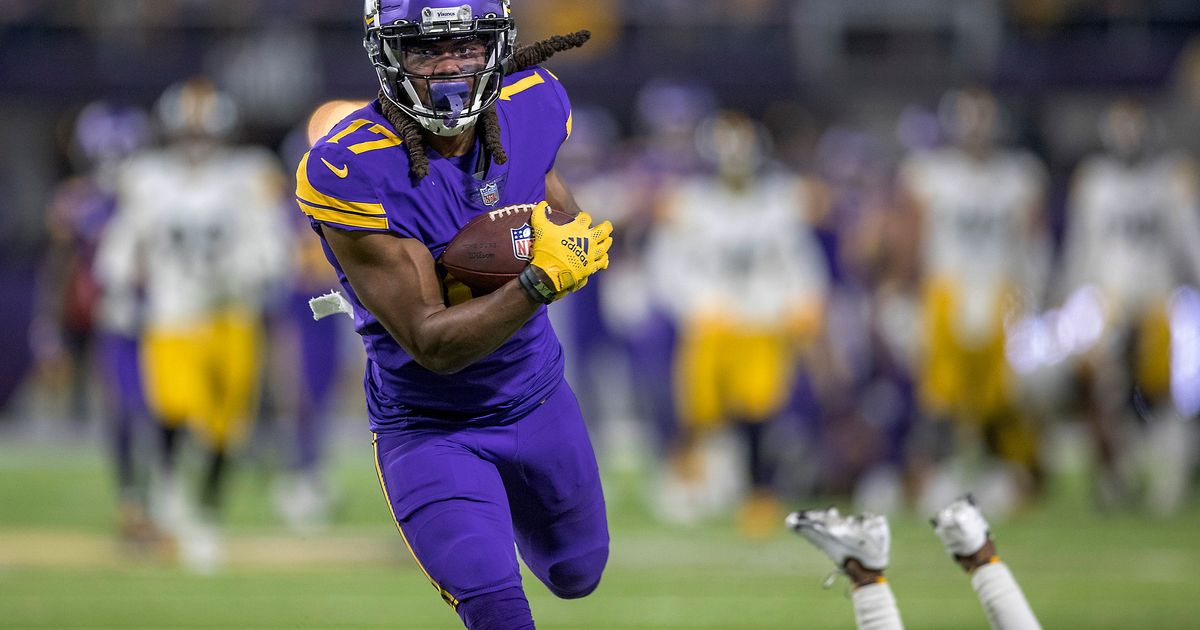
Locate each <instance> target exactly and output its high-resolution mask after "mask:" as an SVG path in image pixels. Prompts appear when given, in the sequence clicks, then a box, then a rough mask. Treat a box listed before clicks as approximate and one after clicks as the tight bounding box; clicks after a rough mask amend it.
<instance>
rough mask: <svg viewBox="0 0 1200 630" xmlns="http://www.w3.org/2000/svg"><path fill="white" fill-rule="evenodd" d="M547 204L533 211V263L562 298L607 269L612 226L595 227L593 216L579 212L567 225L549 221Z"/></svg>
mask: <svg viewBox="0 0 1200 630" xmlns="http://www.w3.org/2000/svg"><path fill="white" fill-rule="evenodd" d="M550 213H551V210H550V206H549V204H547V203H546V202H544V201H543V202H542V203H540V204H538V207H537V208H534V210H533V217H532V218H531V219H530V225H531V226H533V260H532V261H531V264H532V265H533V266H534V267H537V268H538V269H541V270H542V271H543V272H545V274H546V276H548V277H549V278H550V282H552V283H553V284H554V291H555V293H556V294H558V295H559V296H561V295H563V294H564V293H569V292H571V291H577V290H579V289H581V288H583V285H585V284H587V279H588V277H589V276H591V275H592V274H593V273H596V272H597V271H599V270H601V269H608V250H609V248H611V247H612V224H611V223H609V222H608V221H605V222H604V223H601V224H600V225H596V226H593V225H592V217H591V216H590V215H589V214H588V213H586V212H580V213H579V214H578V215H576V216H575V219H574V220H572V221H571V222H570V223H567V224H566V225H558V224H556V223H554V222H553V221H551V220H550Z"/></svg>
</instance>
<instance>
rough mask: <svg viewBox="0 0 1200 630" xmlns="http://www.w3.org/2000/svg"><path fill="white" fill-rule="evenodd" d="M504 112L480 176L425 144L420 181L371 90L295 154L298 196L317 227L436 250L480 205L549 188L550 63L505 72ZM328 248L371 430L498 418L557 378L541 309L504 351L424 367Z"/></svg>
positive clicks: (528, 402) (554, 102)
mask: <svg viewBox="0 0 1200 630" xmlns="http://www.w3.org/2000/svg"><path fill="white" fill-rule="evenodd" d="M497 112H498V114H499V119H500V127H501V130H502V134H501V136H502V141H503V143H504V148H505V151H506V152H507V153H508V162H507V163H506V164H496V163H495V162H494V161H493V162H492V163H491V164H490V165H489V167H488V168H487V169H486V174H485V175H484V176H483V177H482V178H477V177H474V176H473V175H471V174H468V173H466V172H464V171H463V170H462V169H461V168H460V166H459V163H461V161H459V162H456V161H452V160H447V159H444V158H442V157H440V156H439V155H438V154H437V153H436V152H433V151H432V150H430V151H429V155H430V171H429V176H428V177H426V178H424V179H422V180H420V181H419V182H414V180H413V179H412V177H411V176H410V175H409V162H408V154H407V152H406V149H405V147H403V146H401V145H402V142H401V140H400V138H398V137H397V136H396V133H395V131H394V130H393V129H392V127H391V125H390V124H389V123H388V122H387V121H386V119H385V118H384V116H383V113H382V111H381V110H380V106H379V102H378V101H375V102H372V103H371V104H369V105H368V106H366V107H364V108H363V109H360V110H358V111H357V112H354V113H353V114H351V115H350V116H348V117H347V118H346V119H345V120H343V121H342V122H340V123H339V124H338V125H336V126H335V127H334V128H333V130H332V131H331V132H330V133H329V135H327V136H326V137H324V138H322V139H320V140H318V141H317V143H316V144H315V145H314V146H313V148H312V150H311V151H309V153H308V154H306V155H305V156H304V158H303V159H302V160H301V162H300V166H299V169H298V171H297V176H296V180H297V181H296V197H297V202H298V204H299V206H300V209H301V210H303V211H304V213H305V214H307V215H308V217H309V219H310V221H311V222H312V225H313V228H314V229H315V230H316V231H317V233H318V234H320V233H321V230H320V227H321V226H322V225H327V226H330V227H333V228H337V229H343V230H369V231H376V232H390V233H392V234H395V235H396V236H399V237H402V238H413V239H417V240H419V241H421V242H422V243H424V244H425V246H426V247H427V248H428V249H429V251H430V253H431V254H432V255H433V257H434V259H437V258H438V257H439V256H440V255H441V253H442V251H443V250H444V249H445V248H446V245H447V244H448V243H449V242H450V240H451V239H453V238H454V235H455V234H457V233H458V231H459V230H460V229H461V228H462V227H463V226H464V225H466V223H467V222H468V221H470V220H471V219H473V218H475V217H476V216H478V215H480V214H482V213H484V212H490V211H492V210H496V209H499V208H503V207H507V206H512V205H518V204H535V203H538V202H540V201H543V200H544V199H545V198H546V185H545V181H546V180H545V178H546V174H547V173H548V172H549V171H550V169H551V168H552V167H553V165H554V158H555V156H556V155H557V153H558V149H559V147H560V146H561V145H562V143H563V142H564V141H565V140H566V138H567V135H568V134H569V128H570V117H571V109H570V103H569V101H568V100H567V96H566V93H565V92H564V91H563V88H562V86H561V84H559V82H558V80H557V79H556V78H555V77H554V75H552V74H551V73H550V72H548V71H546V70H545V69H542V68H531V69H527V70H523V71H521V72H517V73H514V74H513V75H511V76H509V77H507V78H506V79H505V82H504V88H503V91H502V92H501V96H500V100H499V101H498V102H497ZM322 245H323V246H324V249H325V255H326V257H327V258H328V259H329V262H330V264H332V265H333V267H334V269H335V270H336V271H337V274H338V279H339V281H340V282H341V284H342V288H343V289H344V290H345V292H346V294H347V296H348V297H349V298H350V301H351V303H352V304H353V305H354V322H355V329H356V330H357V331H358V333H359V334H360V335H361V336H362V338H363V344H364V345H365V346H366V350H367V372H366V377H365V379H364V384H365V388H366V392H367V406H368V411H369V412H370V417H371V424H372V426H371V429H372V430H373V431H375V432H380V431H388V430H395V429H398V428H404V427H409V426H414V425H418V424H426V423H430V422H433V423H445V422H451V423H459V424H477V425H482V424H502V423H506V422H510V421H512V420H515V419H517V418H519V417H521V416H522V415H523V414H524V413H526V412H527V411H528V410H530V409H531V408H532V407H533V406H535V405H537V404H538V403H539V402H540V401H541V400H542V399H544V398H545V397H546V396H547V395H549V393H550V392H551V391H552V390H553V388H554V386H555V385H557V384H558V382H559V381H560V380H561V378H562V374H563V356H562V348H561V346H560V345H559V342H558V339H557V338H556V337H555V335H554V331H553V329H551V327H550V323H549V320H548V318H547V317H546V309H545V308H541V309H539V311H538V312H537V313H536V314H535V315H534V316H533V317H532V318H531V319H530V320H529V322H527V323H526V324H525V326H524V327H522V328H521V329H520V330H519V331H517V332H516V333H515V334H514V335H513V336H512V337H511V338H509V339H508V341H506V342H505V343H504V344H503V345H502V346H501V347H500V348H499V349H498V350H496V351H495V352H494V353H492V354H491V355H489V356H487V357H485V358H483V359H481V360H479V361H478V362H476V363H475V364H474V365H471V366H470V367H468V368H466V369H464V370H462V371H460V372H458V373H456V374H452V375H438V374H435V373H433V372H430V371H429V370H426V369H425V368H423V367H421V366H420V365H419V364H417V363H416V361H414V360H413V358H412V357H411V356H410V355H409V354H408V353H407V352H405V351H404V349H403V348H401V347H400V345H399V344H398V343H397V342H396V340H395V339H393V338H392V336H391V335H390V334H388V332H387V331H386V330H385V329H384V328H383V326H382V325H381V324H380V323H379V321H378V320H376V319H375V316H374V315H372V314H371V313H370V312H369V311H368V310H367V309H366V308H364V307H363V305H362V302H361V301H359V299H358V296H356V295H355V294H354V291H353V289H352V288H351V287H350V284H349V282H348V281H347V280H346V275H345V273H344V272H343V271H342V269H341V267H340V266H339V265H338V263H337V260H336V259H335V258H334V256H333V254H332V252H331V251H330V250H329V246H328V244H327V243H325V242H324V237H323V236H322Z"/></svg>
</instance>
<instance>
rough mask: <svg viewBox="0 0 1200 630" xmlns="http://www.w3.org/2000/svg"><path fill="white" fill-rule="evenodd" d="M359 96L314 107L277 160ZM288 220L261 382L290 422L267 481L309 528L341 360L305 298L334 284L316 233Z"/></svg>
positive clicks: (329, 328) (325, 513) (283, 507)
mask: <svg viewBox="0 0 1200 630" xmlns="http://www.w3.org/2000/svg"><path fill="white" fill-rule="evenodd" d="M365 104H366V101H349V100H333V101H329V102H326V103H323V104H322V105H320V106H319V107H317V108H316V109H315V110H314V111H313V113H312V114H311V115H310V116H309V118H308V119H307V120H305V121H304V123H303V124H302V125H300V126H298V127H297V128H296V129H294V130H293V131H292V132H291V133H290V134H289V135H288V137H287V138H286V139H285V140H284V143H283V147H282V149H281V151H282V153H283V154H284V156H285V159H286V160H288V161H289V162H290V163H296V162H298V161H299V160H300V157H301V156H302V155H304V153H306V152H307V151H308V149H309V147H311V146H312V145H313V143H315V142H316V141H317V140H318V139H320V138H321V137H322V136H324V135H325V134H327V133H329V131H330V130H331V129H333V126H334V125H336V124H337V123H339V122H341V120H342V119H343V118H345V117H346V115H348V114H349V113H350V112H353V111H355V110H357V109H359V108H361V107H362V106H363V105H365ZM288 226H289V228H290V229H291V232H292V234H291V236H292V238H293V239H294V241H293V243H292V247H291V250H292V256H291V263H292V264H291V268H290V270H289V275H290V277H289V281H288V294H287V296H286V298H285V299H284V304H282V305H281V308H280V312H278V313H275V318H274V320H273V321H275V322H277V323H278V324H280V325H279V326H277V327H276V330H275V331H274V335H277V336H278V338H279V341H275V342H273V343H272V344H271V349H272V350H273V351H275V352H273V355H274V356H273V357H272V358H273V364H274V365H273V366H272V369H271V370H269V372H268V376H269V377H270V378H271V382H270V383H269V387H272V388H274V389H275V390H277V391H279V392H281V393H282V395H281V396H279V397H278V398H277V400H279V401H280V402H282V403H283V404H282V406H283V407H284V409H285V413H284V415H285V417H288V418H291V419H293V421H292V422H284V423H281V424H280V426H279V427H278V428H279V430H280V431H281V437H282V438H283V439H282V440H281V445H282V446H283V447H284V456H285V458H286V460H287V470H286V473H285V474H284V475H283V476H281V478H280V479H278V480H277V482H276V484H275V489H274V494H275V497H274V498H275V508H276V511H277V512H278V513H279V515H280V516H282V517H283V519H284V520H285V521H286V522H287V524H288V525H289V526H290V527H292V528H293V529H295V530H297V531H300V532H302V533H310V532H312V531H314V530H317V529H320V528H321V527H322V526H323V525H325V524H327V523H328V520H329V518H330V516H331V512H332V508H333V504H334V503H335V501H336V499H337V492H336V488H335V487H334V486H333V485H331V480H330V479H329V478H328V477H327V476H326V470H325V468H326V466H325V463H326V460H327V452H328V448H327V442H328V433H329V431H328V429H329V426H328V425H329V421H330V418H329V417H328V416H329V414H328V412H329V402H330V399H331V398H332V396H333V395H334V393H335V390H336V387H335V385H336V383H337V382H338V381H339V379H340V377H341V376H343V374H344V369H345V367H346V365H345V363H346V362H345V361H344V360H343V359H342V356H341V355H342V354H343V353H342V352H341V350H342V349H343V348H342V347H341V346H342V342H343V341H345V340H344V339H343V338H342V334H343V333H345V332H346V331H344V330H342V329H341V328H340V327H339V326H337V325H336V322H334V321H332V320H322V321H317V320H315V319H314V318H313V313H312V310H311V309H310V307H309V300H310V299H311V298H312V297H313V296H314V295H321V294H325V293H328V292H329V291H332V290H333V289H334V288H336V287H337V286H338V279H337V275H336V274H334V272H333V269H332V268H331V267H330V266H329V263H328V262H326V261H325V252H324V251H323V250H322V249H321V242H320V240H319V239H316V238H313V237H312V230H311V228H309V224H308V217H307V215H304V214H301V213H300V212H292V213H291V216H290V220H289V221H288Z"/></svg>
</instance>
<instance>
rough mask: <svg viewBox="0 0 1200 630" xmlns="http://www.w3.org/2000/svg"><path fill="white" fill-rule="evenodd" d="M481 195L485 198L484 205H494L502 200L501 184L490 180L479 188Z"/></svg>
mask: <svg viewBox="0 0 1200 630" xmlns="http://www.w3.org/2000/svg"><path fill="white" fill-rule="evenodd" d="M479 196H480V197H481V198H482V199H483V205H485V206H489V207H491V206H494V205H496V204H497V203H498V202H499V201H500V184H499V183H497V182H488V183H487V184H484V186H483V188H480V189H479Z"/></svg>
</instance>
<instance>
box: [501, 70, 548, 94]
mask: <svg viewBox="0 0 1200 630" xmlns="http://www.w3.org/2000/svg"><path fill="white" fill-rule="evenodd" d="M545 82H546V80H545V79H543V78H542V75H540V74H538V72H537V70H534V71H533V74H531V75H529V76H527V77H525V78H524V79H521V80H520V81H517V82H516V83H514V84H512V85H509V86H507V87H505V88H504V89H502V90H500V100H502V101H511V100H512V97H514V96H516V95H518V94H520V93H521V92H524V91H525V90H528V89H529V88H531V87H533V86H535V85H541V84H543V83H545Z"/></svg>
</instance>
